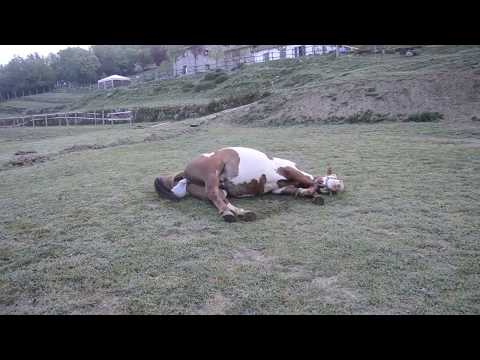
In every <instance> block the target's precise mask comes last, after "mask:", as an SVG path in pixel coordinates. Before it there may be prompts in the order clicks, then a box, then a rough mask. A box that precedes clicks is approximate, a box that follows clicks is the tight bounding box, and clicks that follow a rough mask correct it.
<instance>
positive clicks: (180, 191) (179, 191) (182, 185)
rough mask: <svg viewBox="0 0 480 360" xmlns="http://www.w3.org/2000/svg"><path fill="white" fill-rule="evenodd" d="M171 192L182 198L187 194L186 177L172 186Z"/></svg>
mask: <svg viewBox="0 0 480 360" xmlns="http://www.w3.org/2000/svg"><path fill="white" fill-rule="evenodd" d="M172 192H173V193H174V194H175V196H176V197H178V198H183V197H185V196H186V195H187V179H182V180H180V181H179V182H178V184H177V185H175V186H174V187H173V188H172Z"/></svg>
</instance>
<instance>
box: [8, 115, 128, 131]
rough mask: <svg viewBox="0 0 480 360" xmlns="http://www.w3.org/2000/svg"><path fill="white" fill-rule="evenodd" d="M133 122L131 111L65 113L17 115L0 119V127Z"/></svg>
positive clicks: (95, 124)
mask: <svg viewBox="0 0 480 360" xmlns="http://www.w3.org/2000/svg"><path fill="white" fill-rule="evenodd" d="M121 122H123V123H125V122H128V123H129V125H130V126H132V125H133V122H134V113H133V112H132V111H120V112H106V111H101V112H65V113H53V114H34V115H19V116H13V117H7V118H0V127H3V128H5V127H32V128H35V127H49V126H76V125H94V126H97V125H102V126H105V125H114V124H117V123H121Z"/></svg>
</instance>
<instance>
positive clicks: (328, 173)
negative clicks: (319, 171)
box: [327, 165, 333, 175]
mask: <svg viewBox="0 0 480 360" xmlns="http://www.w3.org/2000/svg"><path fill="white" fill-rule="evenodd" d="M332 173H333V171H332V167H331V166H330V165H328V166H327V175H332Z"/></svg>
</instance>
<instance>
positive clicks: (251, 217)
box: [238, 211, 257, 221]
mask: <svg viewBox="0 0 480 360" xmlns="http://www.w3.org/2000/svg"><path fill="white" fill-rule="evenodd" d="M238 218H239V219H240V220H243V221H255V220H257V215H256V214H255V213H254V212H253V211H245V212H244V213H243V214H240V215H238Z"/></svg>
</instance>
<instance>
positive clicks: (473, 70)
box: [0, 46, 480, 125]
mask: <svg viewBox="0 0 480 360" xmlns="http://www.w3.org/2000/svg"><path fill="white" fill-rule="evenodd" d="M479 58H480V47H478V46H427V47H423V48H422V49H420V55H419V56H414V57H405V56H402V55H399V54H391V55H383V56H382V55H365V56H345V57H340V58H338V59H337V58H335V57H334V56H318V57H313V58H303V59H287V60H281V61H271V62H268V63H262V64H257V65H250V66H244V67H242V68H241V69H239V70H237V71H234V72H229V73H219V74H207V75H203V74H198V75H196V76H192V77H184V78H178V79H175V80H164V81H158V82H155V81H149V82H138V83H135V84H133V85H132V86H130V87H128V88H118V89H115V90H112V91H94V92H91V93H88V94H85V95H84V96H82V97H76V98H74V99H72V100H73V101H70V102H68V104H67V102H65V103H64V104H63V105H62V106H63V108H64V109H65V110H66V109H68V110H77V111H90V110H91V111H94V110H102V109H111V108H149V109H152V108H153V109H162V108H169V109H171V110H172V111H170V112H169V113H168V117H169V118H161V119H160V118H159V119H158V120H180V119H183V118H185V116H187V114H188V116H191V115H195V113H193V114H192V113H191V112H185V111H184V108H185V106H197V107H199V109H200V108H201V109H202V110H201V111H199V113H198V114H197V115H203V114H204V107H205V106H207V105H208V104H209V103H211V102H215V101H219V100H221V99H229V100H231V102H232V104H233V105H231V106H238V104H237V103H238V101H236V100H235V99H236V98H238V97H244V96H246V95H248V94H250V95H252V94H264V93H267V94H270V96H269V97H268V98H265V99H263V101H262V103H261V104H259V106H258V107H253V108H251V109H249V110H248V112H246V113H245V116H244V117H242V118H241V119H240V120H239V121H240V122H242V123H248V124H254V125H265V124H270V125H282V124H291V123H304V122H322V121H325V120H329V119H332V118H333V119H335V118H348V117H351V116H356V115H358V114H361V113H364V112H366V111H371V112H372V113H374V114H377V115H378V116H380V117H383V118H386V119H394V118H396V117H397V116H409V115H411V114H416V113H421V112H439V113H441V114H442V115H444V117H445V118H446V119H447V120H448V119H451V118H452V116H453V115H455V117H456V118H457V119H458V118H465V117H466V116H468V115H469V114H473V115H478V113H479V109H480V107H479V103H480V101H479V91H478V90H479V88H480V80H479V78H480V76H479V75H480V62H479V60H478V59H479ZM45 96H47V94H45ZM260 97H261V96H258V97H256V96H252V99H254V101H256V100H258V99H259V98H260ZM19 101H20V100H19ZM227 102H228V101H227ZM15 104H17V103H16V102H15V101H12V102H5V103H3V104H1V105H0V112H2V113H3V112H4V111H5V107H6V106H9V107H10V110H11V108H12V107H14V106H17V105H15ZM37 105H38V104H37ZM225 106H227V107H228V106H229V105H228V104H226V105H225ZM33 108H34V109H35V110H36V111H40V110H42V109H41V106H40V107H38V106H37V107H34V105H28V104H26V103H21V104H19V105H18V106H17V109H18V111H26V110H29V111H31V110H32V109H33ZM177 111H178V112H181V113H185V114H186V115H185V116H176V117H175V116H174V115H175V112H177ZM202 111H203V112H202ZM172 114H173V115H172ZM144 120H145V119H142V117H140V118H139V119H138V121H144ZM147 120H151V118H148V119H147Z"/></svg>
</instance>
